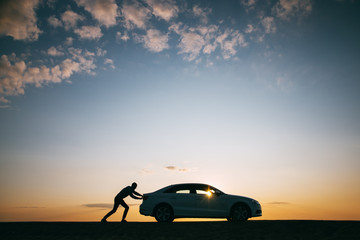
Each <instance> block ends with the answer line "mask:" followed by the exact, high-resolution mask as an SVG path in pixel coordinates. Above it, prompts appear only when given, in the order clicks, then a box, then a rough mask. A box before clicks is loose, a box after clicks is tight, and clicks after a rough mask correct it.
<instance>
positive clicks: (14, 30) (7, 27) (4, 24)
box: [0, 0, 42, 41]
mask: <svg viewBox="0 0 360 240" xmlns="http://www.w3.org/2000/svg"><path fill="white" fill-rule="evenodd" d="M38 4H39V0H28V1H22V0H7V1H1V2H0V35H6V36H11V37H13V38H14V39H15V40H27V41H35V40H37V39H38V38H39V34H40V33H42V31H41V30H40V29H39V28H38V27H37V25H36V22H37V18H36V15H35V8H36V7H37V6H38Z"/></svg>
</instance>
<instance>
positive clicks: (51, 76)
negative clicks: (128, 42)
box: [0, 48, 96, 103]
mask: <svg viewBox="0 0 360 240" xmlns="http://www.w3.org/2000/svg"><path fill="white" fill-rule="evenodd" d="M68 54H69V55H70V56H71V58H66V59H65V60H63V61H62V62H61V63H60V64H58V65H55V66H52V67H48V66H45V65H41V66H38V67H32V66H31V63H28V64H27V63H25V61H23V60H18V59H17V58H16V55H15V54H12V55H10V56H7V55H2V56H1V58H0V98H1V99H2V101H1V102H4V103H6V101H7V99H6V98H5V97H6V96H15V95H22V94H24V93H25V88H26V86H27V85H35V86H36V87H42V86H43V85H46V84H49V83H60V82H62V81H63V80H65V79H68V78H70V77H71V76H72V75H73V74H74V73H79V72H86V73H88V74H91V75H92V74H94V72H93V69H95V68H96V65H95V64H94V57H93V55H94V54H93V53H90V52H88V51H83V50H81V49H76V48H69V53H68Z"/></svg>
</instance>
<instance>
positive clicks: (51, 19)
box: [48, 16, 63, 28]
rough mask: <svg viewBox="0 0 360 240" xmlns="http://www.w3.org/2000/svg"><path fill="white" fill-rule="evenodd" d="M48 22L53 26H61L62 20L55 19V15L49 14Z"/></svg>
mask: <svg viewBox="0 0 360 240" xmlns="http://www.w3.org/2000/svg"><path fill="white" fill-rule="evenodd" d="M48 23H49V24H50V25H51V26H53V27H55V28H56V27H62V26H63V24H62V22H61V21H60V20H59V19H57V18H56V17H55V16H50V17H49V18H48Z"/></svg>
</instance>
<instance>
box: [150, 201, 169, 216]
mask: <svg viewBox="0 0 360 240" xmlns="http://www.w3.org/2000/svg"><path fill="white" fill-rule="evenodd" d="M161 205H168V206H169V207H170V208H171V210H172V211H173V213H174V207H173V206H172V205H171V204H170V203H168V202H166V201H163V202H159V203H157V204H156V205H155V206H154V208H153V210H152V212H151V216H155V209H156V208H157V207H159V206H161Z"/></svg>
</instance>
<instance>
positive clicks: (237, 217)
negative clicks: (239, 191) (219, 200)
mask: <svg viewBox="0 0 360 240" xmlns="http://www.w3.org/2000/svg"><path fill="white" fill-rule="evenodd" d="M249 217H250V211H249V209H248V207H247V206H246V205H245V204H241V203H239V204H236V205H235V206H234V207H232V209H231V212H230V217H229V218H227V220H228V221H231V222H245V221H246V220H248V218H249Z"/></svg>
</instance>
